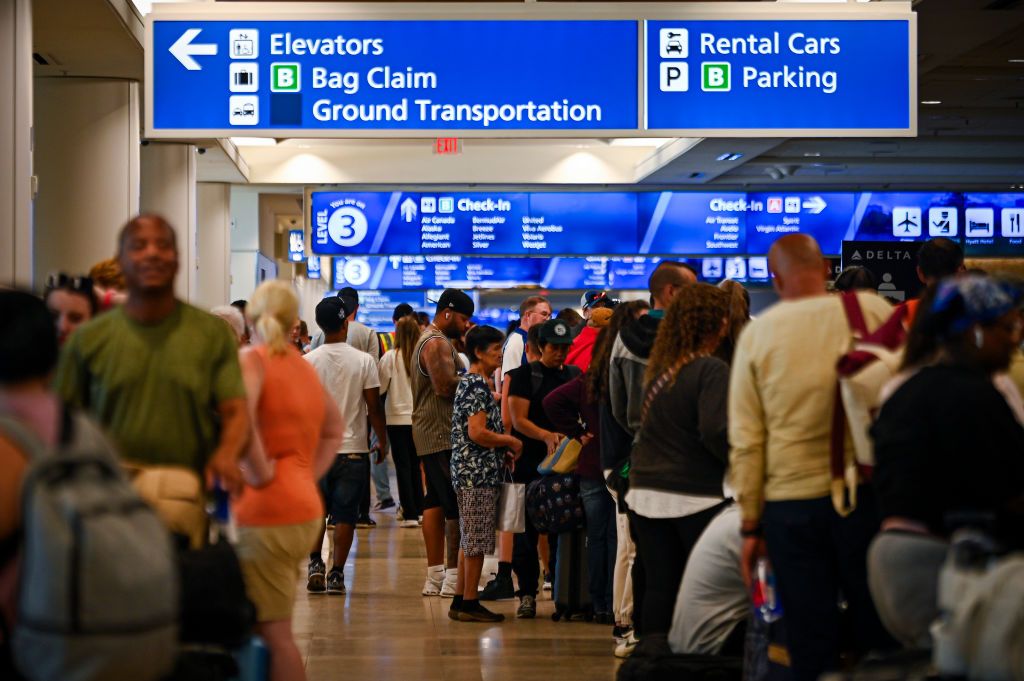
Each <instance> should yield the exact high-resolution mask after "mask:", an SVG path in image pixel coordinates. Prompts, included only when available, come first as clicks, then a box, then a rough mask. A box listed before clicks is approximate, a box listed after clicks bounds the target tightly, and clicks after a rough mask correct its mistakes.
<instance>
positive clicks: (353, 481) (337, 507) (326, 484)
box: [319, 454, 370, 525]
mask: <svg viewBox="0 0 1024 681" xmlns="http://www.w3.org/2000/svg"><path fill="white" fill-rule="evenodd" d="M367 458H368V457H367V455H366V454H338V456H336V457H335V459H334V463H332V464H331V467H330V469H329V470H328V471H327V473H326V474H325V475H324V477H322V478H320V481H319V485H320V494H321V495H322V496H323V500H324V506H325V507H326V508H327V518H328V520H327V523H328V524H329V525H333V524H336V523H341V524H343V525H355V524H356V521H357V520H358V518H359V504H360V502H361V501H362V497H363V481H364V480H365V479H366V476H367V475H368V474H369V470H370V466H369V462H368V461H367Z"/></svg>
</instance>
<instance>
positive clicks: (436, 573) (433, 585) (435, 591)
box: [423, 565, 445, 596]
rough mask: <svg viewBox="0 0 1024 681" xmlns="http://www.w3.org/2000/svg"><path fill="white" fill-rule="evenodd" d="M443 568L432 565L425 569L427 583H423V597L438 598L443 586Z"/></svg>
mask: <svg viewBox="0 0 1024 681" xmlns="http://www.w3.org/2000/svg"><path fill="white" fill-rule="evenodd" d="M444 577H445V575H444V566H443V565H434V566H432V567H428V568H427V581H425V582H423V595H424V596H440V595H441V587H442V586H443V585H444Z"/></svg>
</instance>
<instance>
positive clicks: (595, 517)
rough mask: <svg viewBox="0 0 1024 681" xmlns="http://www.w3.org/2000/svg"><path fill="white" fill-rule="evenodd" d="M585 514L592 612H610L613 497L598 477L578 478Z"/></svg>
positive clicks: (615, 539) (613, 574)
mask: <svg viewBox="0 0 1024 681" xmlns="http://www.w3.org/2000/svg"><path fill="white" fill-rule="evenodd" d="M580 497H581V499H582V500H583V512H584V513H585V514H586V517H587V568H588V569H589V574H590V600H591V602H592V603H593V604H594V612H612V586H613V584H614V582H615V550H616V541H617V538H616V536H615V534H616V533H615V501H614V500H613V499H612V495H611V494H609V493H608V488H606V487H605V484H604V481H602V480H586V479H581V480H580Z"/></svg>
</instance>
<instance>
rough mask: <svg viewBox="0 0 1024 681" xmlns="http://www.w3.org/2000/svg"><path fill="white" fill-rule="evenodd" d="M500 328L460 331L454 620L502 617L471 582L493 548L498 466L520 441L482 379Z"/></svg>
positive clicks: (497, 361)
mask: <svg viewBox="0 0 1024 681" xmlns="http://www.w3.org/2000/svg"><path fill="white" fill-rule="evenodd" d="M503 340H504V336H502V334H501V332H500V331H498V330H497V329H495V328H494V327H492V326H474V327H473V328H472V329H470V330H469V332H468V333H467V334H466V355H467V356H468V357H469V371H468V372H467V373H466V374H465V375H463V376H462V378H461V379H460V380H459V385H458V387H457V388H456V389H455V404H454V409H453V412H452V459H451V471H452V485H453V486H454V487H455V493H456V495H457V496H458V501H459V524H460V529H461V530H462V542H461V544H460V550H459V579H458V582H457V584H456V594H458V595H456V596H455V598H454V599H453V601H452V607H451V609H450V610H449V611H448V617H450V618H451V619H453V620H457V621H459V622H500V621H502V620H503V619H505V616H504V615H500V614H497V613H493V612H491V611H490V610H488V609H487V608H485V607H484V606H482V605H480V601H479V599H478V598H477V584H478V583H479V582H480V572H481V571H482V570H483V566H484V556H485V555H487V554H488V553H493V552H494V531H495V519H496V517H497V506H498V490H499V488H500V487H501V469H502V466H503V465H511V464H512V462H513V461H514V460H515V458H516V457H518V456H519V453H520V452H521V451H522V447H523V445H522V443H521V442H520V441H519V440H518V439H516V438H514V437H512V436H511V435H505V434H504V432H505V427H504V425H503V424H502V422H501V408H500V407H499V406H498V402H497V400H495V399H494V393H493V392H492V391H491V387H490V385H489V384H488V383H487V377H488V376H490V375H491V374H493V373H494V372H495V371H496V370H497V369H498V367H500V366H501V343H502V341H503Z"/></svg>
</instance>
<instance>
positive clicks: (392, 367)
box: [377, 349, 413, 426]
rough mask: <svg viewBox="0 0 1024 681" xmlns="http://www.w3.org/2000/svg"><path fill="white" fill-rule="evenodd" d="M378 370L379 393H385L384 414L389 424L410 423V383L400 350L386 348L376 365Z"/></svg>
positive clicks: (409, 424)
mask: <svg viewBox="0 0 1024 681" xmlns="http://www.w3.org/2000/svg"><path fill="white" fill-rule="evenodd" d="M377 369H378V370H379V371H380V394H381V395H383V394H385V393H387V396H388V399H387V400H385V402H384V415H385V416H386V417H387V421H388V425H389V426H411V425H412V406H413V405H412V385H411V384H410V382H409V374H407V373H406V372H405V365H404V364H403V360H402V352H401V351H400V350H397V349H395V350H388V351H387V352H385V353H384V356H383V357H381V358H380V363H379V364H378V365H377Z"/></svg>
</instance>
